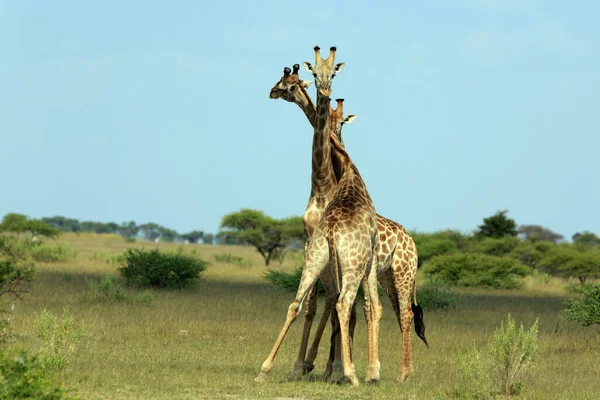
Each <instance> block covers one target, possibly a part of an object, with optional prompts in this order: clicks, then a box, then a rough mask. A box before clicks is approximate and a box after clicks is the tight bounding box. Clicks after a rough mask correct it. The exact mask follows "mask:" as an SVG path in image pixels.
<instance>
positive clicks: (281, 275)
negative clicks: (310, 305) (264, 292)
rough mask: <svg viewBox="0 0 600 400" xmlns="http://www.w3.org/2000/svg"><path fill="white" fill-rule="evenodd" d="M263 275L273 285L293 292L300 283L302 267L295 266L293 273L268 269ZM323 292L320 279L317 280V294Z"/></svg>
mask: <svg viewBox="0 0 600 400" xmlns="http://www.w3.org/2000/svg"><path fill="white" fill-rule="evenodd" d="M263 277H264V278H265V279H266V280H268V281H269V282H271V283H272V284H274V285H275V286H279V287H280V288H282V289H285V290H287V291H289V292H295V291H297V290H298V285H300V279H301V278H302V267H298V268H296V270H295V271H294V272H293V273H288V272H283V271H276V270H274V269H268V270H267V272H265V273H264V274H263ZM324 293H325V290H323V285H322V284H321V280H318V281H317V294H319V295H322V294H324Z"/></svg>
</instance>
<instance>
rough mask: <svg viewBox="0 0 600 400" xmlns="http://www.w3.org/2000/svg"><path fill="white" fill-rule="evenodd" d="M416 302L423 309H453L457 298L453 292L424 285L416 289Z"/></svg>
mask: <svg viewBox="0 0 600 400" xmlns="http://www.w3.org/2000/svg"><path fill="white" fill-rule="evenodd" d="M417 301H418V303H419V305H420V306H421V307H423V308H425V309H430V310H433V309H436V308H454V307H455V306H456V303H457V298H456V295H455V294H454V292H452V290H450V289H449V288H447V287H445V286H441V285H431V284H430V285H424V286H421V287H418V288H417Z"/></svg>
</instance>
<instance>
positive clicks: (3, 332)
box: [0, 254, 35, 345]
mask: <svg viewBox="0 0 600 400" xmlns="http://www.w3.org/2000/svg"><path fill="white" fill-rule="evenodd" d="M0 255H2V254H0ZM34 276H35V269H34V267H33V264H29V263H25V262H22V261H19V260H17V259H13V258H8V259H4V260H3V259H1V258H0V345H1V344H2V343H4V342H6V341H7V340H8V339H9V338H10V337H11V331H10V322H11V317H12V311H13V309H14V302H15V301H16V299H17V298H19V296H20V295H21V294H23V293H24V292H25V291H26V287H27V285H28V284H29V282H31V281H32V280H33V278H34Z"/></svg>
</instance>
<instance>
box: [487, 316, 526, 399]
mask: <svg viewBox="0 0 600 400" xmlns="http://www.w3.org/2000/svg"><path fill="white" fill-rule="evenodd" d="M537 338H538V320H537V319H536V320H535V322H534V324H533V325H532V326H531V328H529V331H527V332H525V328H523V324H522V323H521V326H520V328H519V331H518V332H517V329H516V325H515V320H514V319H512V318H511V317H510V314H508V318H507V320H506V328H505V327H504V324H501V325H500V328H498V329H496V331H495V332H494V340H493V341H492V344H491V345H490V355H491V356H492V361H493V368H494V370H495V371H496V373H497V375H496V378H497V379H498V381H499V383H500V393H501V394H506V395H517V394H520V393H521V392H522V390H523V387H524V386H523V382H521V381H520V379H521V377H522V375H523V372H524V371H525V370H526V369H527V368H528V367H529V366H531V364H532V363H533V362H534V361H535V357H536V355H537V351H538V343H537Z"/></svg>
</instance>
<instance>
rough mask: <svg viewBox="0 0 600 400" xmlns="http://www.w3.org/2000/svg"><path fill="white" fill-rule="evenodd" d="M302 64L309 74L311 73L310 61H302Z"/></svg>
mask: <svg viewBox="0 0 600 400" xmlns="http://www.w3.org/2000/svg"><path fill="white" fill-rule="evenodd" d="M302 65H304V68H305V69H306V70H307V71H308V72H310V73H311V74H312V73H313V66H312V64H311V63H309V62H308V61H304V62H303V63H302Z"/></svg>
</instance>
